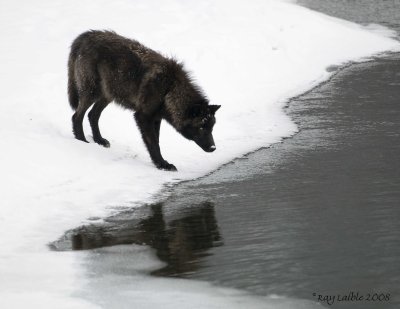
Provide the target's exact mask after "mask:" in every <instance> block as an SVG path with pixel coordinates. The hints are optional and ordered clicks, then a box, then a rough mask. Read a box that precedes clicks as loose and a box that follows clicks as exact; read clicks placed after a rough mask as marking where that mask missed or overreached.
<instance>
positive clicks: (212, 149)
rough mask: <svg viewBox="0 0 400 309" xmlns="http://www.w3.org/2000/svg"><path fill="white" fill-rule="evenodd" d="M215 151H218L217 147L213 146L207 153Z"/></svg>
mask: <svg viewBox="0 0 400 309" xmlns="http://www.w3.org/2000/svg"><path fill="white" fill-rule="evenodd" d="M215 149H217V147H215V145H212V146H210V147H209V148H208V149H207V150H206V151H207V152H213V151H214V150H215Z"/></svg>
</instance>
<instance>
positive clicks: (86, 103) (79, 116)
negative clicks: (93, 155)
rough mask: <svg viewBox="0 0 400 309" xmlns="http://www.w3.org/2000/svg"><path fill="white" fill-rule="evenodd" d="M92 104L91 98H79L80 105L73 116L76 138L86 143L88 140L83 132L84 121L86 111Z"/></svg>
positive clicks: (73, 128)
mask: <svg viewBox="0 0 400 309" xmlns="http://www.w3.org/2000/svg"><path fill="white" fill-rule="evenodd" d="M92 104H93V101H91V100H90V99H89V98H87V97H81V98H80V100H79V106H78V108H77V110H76V112H75V114H74V115H73V116H72V130H73V132H74V135H75V138H76V139H78V140H80V141H83V142H86V143H88V141H87V140H86V138H85V133H84V132H83V126H82V122H83V117H85V113H86V111H87V110H88V108H89V107H90V106H91V105H92Z"/></svg>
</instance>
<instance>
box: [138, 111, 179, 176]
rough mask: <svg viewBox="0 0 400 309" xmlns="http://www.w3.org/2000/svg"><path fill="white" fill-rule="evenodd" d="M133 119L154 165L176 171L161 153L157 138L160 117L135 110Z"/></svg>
mask: <svg viewBox="0 0 400 309" xmlns="http://www.w3.org/2000/svg"><path fill="white" fill-rule="evenodd" d="M135 120H136V123H137V125H138V127H139V130H140V133H141V134H142V138H143V141H144V143H145V145H146V147H147V150H148V152H149V154H150V158H151V160H152V161H153V163H154V165H155V166H156V167H157V168H159V169H162V170H166V171H176V170H177V169H176V167H175V166H174V165H173V164H170V163H168V162H167V161H166V160H164V158H163V157H162V155H161V151H160V145H159V143H158V140H159V132H160V119H157V118H154V117H149V116H146V115H144V114H143V113H140V112H136V113H135Z"/></svg>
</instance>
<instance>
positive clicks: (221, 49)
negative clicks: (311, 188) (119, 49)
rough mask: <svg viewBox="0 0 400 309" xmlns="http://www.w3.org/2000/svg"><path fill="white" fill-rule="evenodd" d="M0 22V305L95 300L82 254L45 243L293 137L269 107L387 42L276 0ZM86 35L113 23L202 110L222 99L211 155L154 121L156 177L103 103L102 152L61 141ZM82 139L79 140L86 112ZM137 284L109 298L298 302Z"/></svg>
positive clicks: (122, 113) (128, 123)
mask: <svg viewBox="0 0 400 309" xmlns="http://www.w3.org/2000/svg"><path fill="white" fill-rule="evenodd" d="M0 20H1V28H0V35H1V38H2V47H1V58H0V61H1V67H2V74H1V76H0V82H1V85H2V91H1V93H0V101H1V104H0V123H1V125H0V134H1V137H2V146H1V151H0V171H1V172H2V177H1V180H0V182H1V183H0V196H1V206H0V235H1V237H0V247H1V251H0V299H1V300H2V308H25V307H26V305H27V304H29V307H30V308H54V307H57V308H88V309H89V308H97V307H98V306H100V307H102V304H99V303H97V304H95V302H94V301H93V300H87V299H86V300H85V299H84V298H83V297H82V296H77V295H78V294H79V293H82V291H85V287H86V288H87V286H88V282H90V280H91V279H90V278H91V277H90V274H88V273H87V272H88V265H87V264H85V258H86V257H87V256H88V255H91V254H93V253H79V254H78V253H75V252H69V253H58V252H57V253H56V252H51V251H49V250H48V248H47V246H46V244H47V243H49V242H50V241H52V240H55V239H56V238H58V237H59V236H60V235H62V233H63V232H64V231H65V230H67V229H69V228H73V227H75V226H77V225H79V224H82V222H85V220H87V219H88V218H91V217H104V216H106V215H108V214H110V213H112V212H115V211H118V210H119V209H121V207H137V206H138V205H139V204H140V203H143V202H148V201H150V200H151V199H152V198H154V196H155V194H157V193H159V192H160V190H161V189H162V188H163V186H164V185H166V184H171V183H176V182H179V181H182V180H187V179H193V178H196V177H199V176H202V175H205V174H207V173H209V172H211V171H213V170H215V169H216V168H217V167H219V166H220V165H222V164H224V163H226V162H229V161H230V160H232V159H233V158H235V157H238V156H241V155H243V154H245V153H247V152H249V151H252V150H255V149H257V148H259V147H262V146H267V145H270V144H271V143H275V142H279V141H280V140H281V139H282V138H283V137H285V136H290V135H291V134H294V133H295V132H296V129H297V128H296V126H295V124H294V123H293V122H292V121H291V120H290V119H289V118H288V117H287V116H286V115H285V114H284V112H283V107H284V105H285V104H286V103H287V100H288V99H289V98H290V97H292V96H295V95H298V94H300V93H302V92H304V91H306V90H307V89H310V88H311V87H313V86H315V85H317V84H318V83H320V82H321V81H324V80H326V79H328V78H329V76H330V75H331V74H332V73H329V72H328V71H327V70H326V68H328V67H329V66H331V65H340V64H343V63H346V62H348V61H351V60H353V61H354V60H359V59H362V58H365V57H369V56H371V55H373V54H377V53H380V52H384V51H389V50H397V51H398V50H400V44H399V43H398V42H397V41H395V40H393V39H391V38H389V37H387V36H385V34H388V33H390V32H386V31H384V30H383V28H382V27H376V26H375V27H370V28H369V29H367V28H363V27H362V26H359V25H356V24H352V23H350V22H346V21H342V20H339V19H336V18H332V17H328V16H325V15H322V14H319V13H316V12H312V11H310V10H307V9H305V8H301V7H299V6H297V5H295V4H292V3H289V2H286V1H277V0H275V1H274V0H270V1H265V0H254V1H252V2H251V4H250V3H249V2H247V1H238V0H235V1H233V0H229V1H228V0H220V1H211V0H205V1H197V2H195V1H184V0H155V1H151V2H150V1H147V2H145V1H139V0H137V1H129V0H118V1H105V0H98V1H94V0H82V1H61V0H52V1H50V0H43V1H39V2H37V1H35V2H33V1H27V0H25V1H23V0H20V1H2V3H1V8H0ZM88 29H113V30H115V31H116V32H118V33H120V34H122V35H125V36H127V37H132V38H135V39H138V40H139V41H141V42H142V43H144V44H145V45H147V46H149V47H151V48H153V49H155V50H158V51H161V52H162V53H164V54H165V55H170V56H175V57H176V58H178V59H180V60H182V61H183V62H184V63H185V66H186V68H187V69H189V70H190V71H191V72H192V75H193V77H195V79H196V80H197V81H198V83H199V85H201V87H202V88H203V89H204V90H205V92H206V93H207V95H208V97H209V99H210V101H211V104H220V105H222V108H221V109H220V110H219V111H218V112H217V115H216V116H217V124H216V126H215V130H214V132H215V133H214V138H215V141H216V146H217V150H216V151H215V152H213V153H211V154H210V153H204V152H203V151H202V150H201V149H200V148H199V147H198V146H196V145H195V144H194V143H193V142H190V141H187V140H185V139H184V138H183V137H182V136H180V135H179V134H177V133H176V132H175V131H174V130H173V129H172V128H171V127H169V126H168V125H167V124H165V123H163V124H162V129H161V150H162V153H163V156H164V158H166V159H167V160H168V161H169V162H171V163H173V164H175V165H176V166H177V168H178V170H179V171H178V172H176V173H172V172H164V171H159V170H157V169H156V168H154V166H153V165H152V163H151V161H150V159H149V156H148V154H147V151H146V150H145V147H144V145H143V143H142V141H141V138H140V135H139V132H138V130H137V128H136V126H135V124H134V122H133V118H132V114H131V113H130V112H128V111H126V110H121V109H119V108H118V107H116V106H110V107H108V108H107V109H106V110H105V111H104V113H103V115H102V118H101V119H100V128H101V130H102V134H103V136H104V137H106V138H107V139H109V141H110V142H111V148H110V149H106V148H102V147H100V146H98V145H97V144H95V143H90V144H85V143H82V142H79V141H76V140H75V139H73V137H72V133H71V123H70V117H71V116H72V111H71V110H70V108H69V104H68V102H67V96H66V83H67V81H66V63H67V57H68V52H69V45H70V44H71V42H72V40H73V39H74V38H75V37H76V36H77V35H79V34H80V33H81V32H83V31H86V30H88ZM85 133H86V136H87V137H88V138H89V139H90V134H91V132H90V130H89V126H88V123H87V120H85ZM146 257H147V258H149V259H150V258H151V254H147V255H146ZM140 278H141V277H140ZM144 278H145V279H143V278H141V280H137V281H138V282H139V281H140V284H139V283H138V284H139V286H140V289H139V290H140V291H141V293H139V292H137V291H136V292H132V291H130V292H129V293H125V294H124V293H122V292H121V293H120V294H121V295H120V294H118V295H120V297H121V298H120V300H121V299H124V300H128V299H129V304H135V301H138V302H140V306H141V307H146V306H148V307H152V308H157V307H161V306H163V307H168V306H171V307H172V306H173V305H174V304H175V306H174V307H176V304H180V302H181V301H182V303H185V302H186V303H190V301H191V300H193V299H196V297H198V298H199V299H200V298H201V299H202V300H203V301H205V302H208V303H206V304H205V305H204V306H202V305H199V306H198V307H199V308H204V307H207V308H211V306H209V305H210V304H211V303H215V304H219V305H215V306H214V307H215V308H218V306H220V307H223V306H224V304H225V305H227V304H229V306H230V305H232V304H233V303H234V302H235V301H239V302H240V301H244V302H246V303H251V304H253V305H254V307H257V306H259V304H260V302H263V303H264V304H265V306H267V304H269V305H270V306H276V307H278V308H299V307H298V306H297V303H296V304H295V305H293V304H292V305H293V306H292V305H291V304H289V303H290V302H291V301H290V300H284V299H274V300H272V299H263V300H262V301H261V300H260V299H258V298H256V297H250V296H248V295H247V296H246V295H242V294H241V292H238V291H233V292H232V291H231V292H230V293H228V295H231V296H229V297H226V296H225V294H226V293H227V292H226V290H223V289H221V290H218V288H215V287H213V286H211V285H208V284H206V283H198V282H191V281H187V280H186V281H184V283H181V282H180V281H179V280H178V281H174V280H172V279H154V278H150V277H144ZM142 279H143V280H142ZM110 280H111V279H110ZM89 286H90V284H89ZM125 288H126V289H127V290H129V288H127V287H125ZM155 290H156V291H157V294H156V295H157V297H156V298H157V301H158V302H159V303H158V304H159V306H158V304H155V303H154V302H155V301H156V300H155V296H154V291H155ZM138 294H140V295H142V296H140V295H138ZM116 295H117V294H116ZM144 295H145V296H146V297H145V296H144ZM206 296H207V297H206ZM44 299H45V302H44ZM136 304H139V303H136ZM146 304H147V305H146ZM265 306H264V307H265ZM119 308H122V307H119ZM193 308H194V307H193Z"/></svg>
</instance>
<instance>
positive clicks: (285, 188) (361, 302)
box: [54, 0, 400, 309]
mask: <svg viewBox="0 0 400 309" xmlns="http://www.w3.org/2000/svg"><path fill="white" fill-rule="evenodd" d="M301 3H302V4H303V5H306V6H309V7H311V8H313V9H317V10H320V11H323V12H326V13H329V14H331V15H334V16H339V17H341V18H345V19H349V20H354V21H357V22H359V23H363V24H368V23H371V22H374V23H380V24H385V25H386V26H389V27H391V28H392V29H397V30H399V28H400V27H399V23H398V22H399V21H400V2H399V1H393V0H387V1H379V2H378V1H365V0H363V1H361V0H352V1H343V0H342V1H322V0H318V1H301ZM287 113H288V114H289V115H290V116H291V118H292V119H294V121H295V122H296V123H297V124H298V125H299V128H300V132H299V133H298V134H296V135H295V136H293V137H292V138H288V139H285V140H284V141H283V142H282V143H280V144H275V145H273V146H272V147H270V148H268V149H262V150H260V151H257V152H255V153H253V154H251V155H248V156H246V157H245V158H242V159H238V160H236V161H234V162H232V163H230V164H228V165H226V166H224V167H222V168H221V169H219V170H218V171H216V172H215V173H213V174H211V175H209V176H207V177H204V178H202V179H198V180H196V181H191V182H186V183H183V184H181V185H179V186H177V187H175V188H173V189H172V192H171V196H170V197H169V198H168V199H167V200H166V201H164V202H160V203H158V204H154V205H148V206H146V207H142V208H139V209H134V210H131V211H126V212H122V213H120V214H119V215H116V216H114V217H111V218H107V220H106V221H105V223H104V224H101V225H96V224H93V225H88V226H84V227H80V228H77V229H75V230H73V231H69V232H67V234H66V235H65V237H64V238H62V239H61V240H60V241H58V242H56V243H55V244H54V245H55V246H56V247H57V249H74V250H80V249H94V248H99V247H104V246H111V245H118V244H131V243H135V244H146V245H148V246H150V247H151V248H153V249H154V252H155V254H156V255H157V256H158V258H159V259H160V260H161V261H163V262H164V263H165V266H164V267H162V268H161V269H158V270H155V271H153V272H152V274H153V275H157V276H170V277H183V278H191V279H200V280H205V281H210V282H213V283H216V284H217V285H220V286H227V287H235V288H241V289H245V290H248V291H250V292H252V293H254V294H258V295H271V294H277V295H283V296H287V297H289V298H303V299H309V300H315V301H317V300H318V296H319V295H321V296H322V298H323V297H329V296H331V297H332V296H335V298H334V299H333V298H329V303H327V301H326V300H327V298H325V301H321V302H322V303H323V304H324V305H326V306H329V305H330V306H331V307H333V308H363V309H365V308H379V309H380V308H400V221H399V220H400V164H399V158H400V143H399V141H400V54H392V55H387V56H385V57H383V58H377V59H372V60H371V61H369V62H366V63H361V64H353V65H351V66H349V67H347V68H345V69H343V70H341V71H340V72H338V73H337V74H336V75H335V76H334V77H333V78H332V79H331V80H330V81H329V82H327V83H325V84H323V85H320V86H319V87H317V88H315V89H313V90H312V91H310V92H308V93H307V94H304V95H302V96H300V97H298V98H296V99H294V100H292V101H291V103H290V104H289V107H288V108H287ZM361 296H362V297H363V299H360V297H361ZM322 298H321V299H322ZM321 299H320V300H321Z"/></svg>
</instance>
